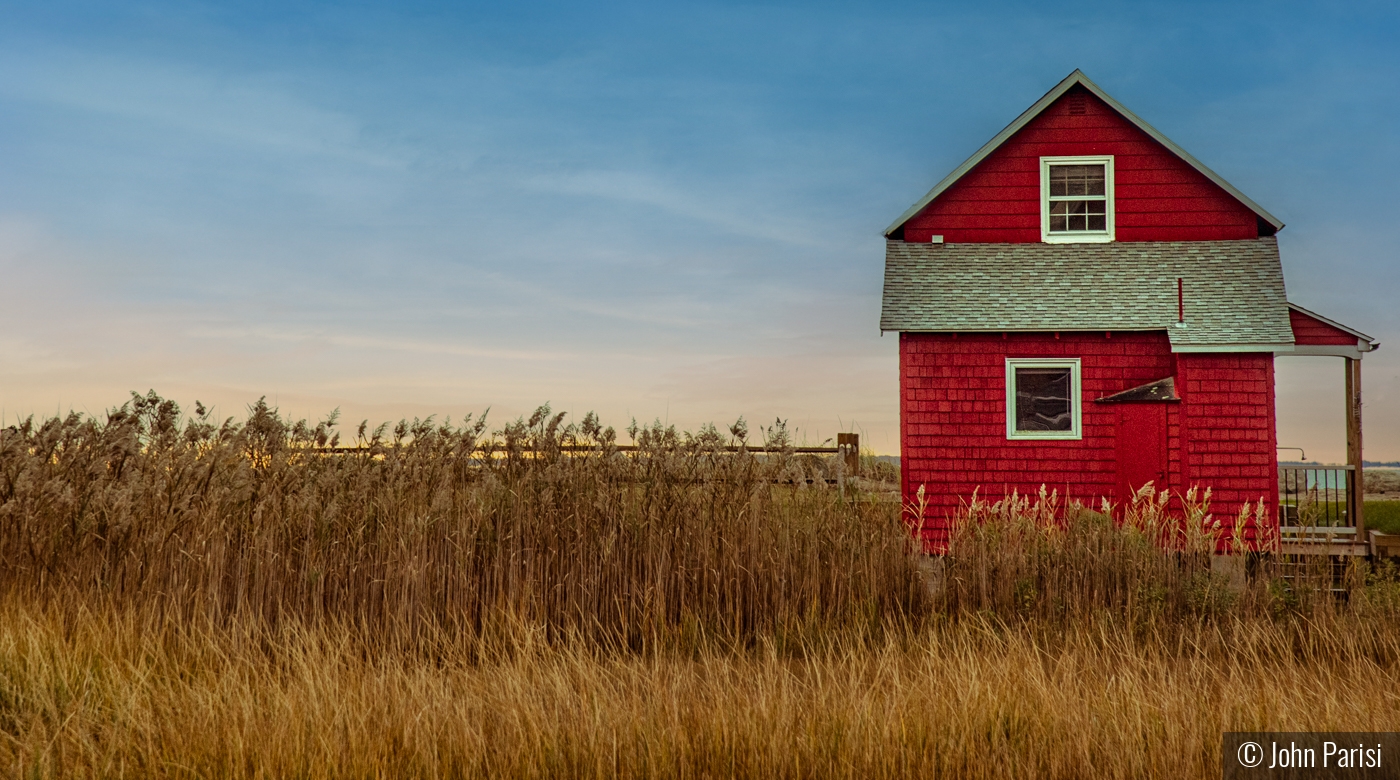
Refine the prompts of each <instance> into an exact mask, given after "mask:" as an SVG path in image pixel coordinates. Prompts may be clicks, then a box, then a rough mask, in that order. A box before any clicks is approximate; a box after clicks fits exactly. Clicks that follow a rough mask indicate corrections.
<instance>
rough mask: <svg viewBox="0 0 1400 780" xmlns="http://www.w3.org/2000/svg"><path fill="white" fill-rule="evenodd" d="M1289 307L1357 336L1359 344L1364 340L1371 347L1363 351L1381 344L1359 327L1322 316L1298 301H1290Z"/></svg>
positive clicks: (1364, 349) (1373, 348) (1291, 309)
mask: <svg viewBox="0 0 1400 780" xmlns="http://www.w3.org/2000/svg"><path fill="white" fill-rule="evenodd" d="M1288 309H1289V310H1290V311H1296V312H1298V313H1299V314H1302V315H1304V316H1306V317H1312V318H1313V319H1315V320H1317V321H1318V322H1321V323H1322V324H1324V325H1330V326H1332V327H1334V328H1336V329H1337V330H1340V331H1341V332H1343V333H1345V334H1347V335H1349V336H1355V337H1356V340H1357V342H1358V345H1359V344H1360V343H1362V342H1364V343H1365V344H1366V346H1367V347H1369V349H1367V348H1363V349H1362V351H1363V352H1369V351H1372V350H1375V349H1376V348H1377V347H1379V346H1380V342H1378V341H1376V340H1375V339H1373V338H1371V337H1370V336H1367V335H1366V334H1365V333H1362V332H1361V331H1359V330H1357V329H1355V328H1352V327H1349V326H1347V325H1343V324H1342V323H1340V322H1337V321H1336V320H1330V319H1328V318H1326V317H1324V316H1322V315H1321V314H1318V313H1317V312H1315V311H1308V310H1307V309H1304V308H1303V307H1302V306H1299V305H1298V304H1296V303H1291V302H1290V303H1289V304H1288Z"/></svg>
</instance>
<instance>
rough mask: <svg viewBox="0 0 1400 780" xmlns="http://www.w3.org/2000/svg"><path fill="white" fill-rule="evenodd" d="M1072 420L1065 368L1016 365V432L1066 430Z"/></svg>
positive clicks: (1066, 370)
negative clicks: (1021, 366)
mask: <svg viewBox="0 0 1400 780" xmlns="http://www.w3.org/2000/svg"><path fill="white" fill-rule="evenodd" d="M1073 423H1074V418H1073V414H1072V412H1071V406H1070V370H1069V369H1068V368H1018V369H1016V430H1017V431H1018V432H1027V431H1068V430H1070V429H1071V428H1072V427H1073Z"/></svg>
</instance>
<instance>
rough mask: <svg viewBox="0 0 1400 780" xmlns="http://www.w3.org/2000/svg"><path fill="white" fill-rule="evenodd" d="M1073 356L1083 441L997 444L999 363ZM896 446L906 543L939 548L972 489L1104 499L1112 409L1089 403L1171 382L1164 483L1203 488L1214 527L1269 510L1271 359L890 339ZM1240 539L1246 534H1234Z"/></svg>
mask: <svg viewBox="0 0 1400 780" xmlns="http://www.w3.org/2000/svg"><path fill="white" fill-rule="evenodd" d="M1008 357H1077V358H1080V360H1081V381H1082V391H1083V399H1082V400H1083V434H1084V435H1083V438H1082V439H1081V440H1078V441H1009V440H1008V439H1007V438H1006V358H1008ZM899 360H900V419H901V426H900V429H901V437H900V444H901V450H902V454H903V457H902V459H901V464H900V465H901V470H902V472H903V478H904V498H905V502H906V506H914V505H916V504H917V502H918V491H919V488H920V486H922V487H923V488H924V502H925V511H924V516H923V517H922V518H921V519H919V521H918V525H919V529H918V530H919V535H920V537H921V538H922V539H923V540H924V543H925V545H926V546H927V547H928V549H930V550H934V551H936V550H940V549H942V545H943V543H944V542H945V541H946V540H947V529H948V518H949V517H950V516H951V515H954V514H956V513H957V511H958V510H959V508H960V507H961V506H962V505H963V504H964V503H965V502H966V501H967V500H968V499H969V498H970V497H971V496H972V494H973V491H974V490H976V491H978V493H979V495H981V496H982V497H983V498H986V499H989V500H996V499H999V498H1001V497H1003V496H1005V495H1008V494H1010V493H1011V492H1012V491H1013V490H1015V491H1019V492H1020V493H1022V494H1026V493H1035V492H1036V491H1038V490H1039V489H1040V486H1041V485H1045V486H1047V487H1048V488H1050V489H1053V490H1058V491H1059V493H1060V495H1061V496H1062V497H1064V498H1066V499H1077V500H1079V501H1082V502H1084V503H1086V504H1089V505H1092V506H1097V505H1098V503H1099V500H1100V499H1101V498H1103V497H1108V498H1111V499H1112V500H1114V501H1120V502H1121V501H1122V500H1124V498H1125V497H1122V496H1115V495H1114V489H1115V458H1116V449H1115V435H1116V431H1115V422H1114V421H1115V413H1114V408H1113V407H1112V406H1111V405H1105V404H1096V403H1094V399H1096V398H1101V397H1103V396H1106V395H1111V394H1113V393H1116V392H1119V391H1121V390H1126V389H1129V388H1132V387H1136V386H1138V385H1142V384H1145V383H1147V382H1151V381H1154V380H1157V379H1161V378H1163V377H1166V376H1173V375H1175V376H1176V378H1177V389H1178V393H1179V394H1180V395H1181V397H1182V402H1181V403H1180V404H1169V405H1168V407H1167V463H1168V471H1167V484H1165V485H1159V486H1158V487H1159V488H1166V489H1169V490H1172V491H1173V492H1176V493H1182V492H1185V490H1186V489H1187V488H1188V487H1190V486H1192V485H1199V486H1201V487H1202V488H1204V487H1210V488H1211V489H1212V497H1211V507H1212V512H1213V513H1214V514H1215V516H1216V517H1219V518H1221V519H1222V520H1223V521H1224V522H1225V524H1226V525H1227V526H1233V520H1234V518H1235V516H1236V515H1237V514H1238V513H1239V510H1240V507H1241V506H1242V505H1243V504H1244V503H1245V502H1255V501H1258V500H1259V499H1260V498H1261V497H1262V498H1263V499H1264V500H1265V501H1266V503H1267V506H1268V507H1269V512H1270V514H1269V517H1270V518H1271V519H1272V518H1273V514H1272V513H1273V512H1274V507H1277V505H1278V478H1277V470H1278V467H1277V461H1276V460H1275V446H1276V444H1277V441H1276V438H1275V427H1274V426H1275V422H1274V363H1273V356H1272V355H1270V354H1268V353H1261V354H1253V353H1249V354H1192V353H1187V354H1173V353H1172V352H1171V346H1170V344H1169V343H1168V341H1167V337H1166V335H1165V334H1163V333H1114V334H1112V335H1111V337H1107V338H1106V337H1105V335H1104V334H1102V333H1062V334H1060V337H1059V338H1055V337H1054V335H1053V334H1046V333H1031V334H1016V333H1009V334H1006V336H1005V337H1003V336H1002V335H1000V334H959V335H958V336H956V337H954V336H953V335H952V334H945V333H901V334H900V341H899ZM1246 537H1247V538H1252V537H1253V532H1252V530H1251V531H1249V532H1248V533H1247V534H1246Z"/></svg>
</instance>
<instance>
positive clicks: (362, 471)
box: [0, 394, 923, 648]
mask: <svg viewBox="0 0 1400 780" xmlns="http://www.w3.org/2000/svg"><path fill="white" fill-rule="evenodd" d="M335 422H336V421H335V419H334V416H332V417H331V418H330V419H328V420H327V421H325V422H322V423H320V424H316V425H312V424H309V423H306V422H289V421H286V420H283V419H282V418H281V417H280V416H279V415H278V414H277V412H276V411H275V410H273V409H271V408H269V407H268V406H267V404H266V403H264V402H262V401H260V402H258V403H257V404H256V405H254V406H253V407H252V408H251V409H250V411H249V414H248V417H247V419H246V421H244V422H243V423H241V424H239V423H235V422H234V421H232V420H224V421H222V422H220V421H215V420H212V419H210V417H209V415H208V413H207V412H206V411H205V410H204V409H203V408H202V407H198V408H197V410H196V414H195V415H194V416H193V417H191V418H189V419H188V420H182V419H181V417H180V412H179V409H178V407H177V406H176V405H175V404H174V403H173V402H171V401H168V400H163V399H161V398H159V397H157V396H155V395H154V394H151V395H148V396H139V395H134V397H133V398H132V400H131V401H130V402H128V403H127V404H125V405H123V406H122V407H121V408H119V409H116V410H113V411H112V412H111V413H109V414H108V415H107V419H106V420H105V421H104V420H97V419H93V418H87V417H81V416H79V415H76V414H74V415H69V416H68V417H66V418H53V419H49V420H45V421H42V422H34V421H32V420H30V421H26V422H25V423H24V424H22V425H20V426H18V427H17V428H15V429H13V430H11V431H9V432H8V433H7V434H6V435H5V437H4V439H3V441H0V591H3V592H7V593H23V594H30V595H33V596H36V597H54V596H57V597H60V598H62V599H68V600H73V599H77V600H83V599H95V600H98V601H103V602H108V603H111V604H116V605H121V606H141V607H153V608H156V609H158V610H159V612H160V613H161V614H162V615H165V616H166V617H168V618H169V619H172V620H191V619H196V618H198V619H200V620H205V621H209V622H211V623H213V624H215V625H223V624H228V623H230V622H232V621H239V620H253V621H258V622H261V623H265V624H267V625H270V626H275V625H277V624H279V623H281V622H283V621H285V620H288V619H292V620H296V621H298V622H303V623H310V624H318V623H324V622H333V623H346V624H352V625H356V626H359V627H361V628H363V629H366V630H372V631H373V632H375V633H377V634H379V635H381V636H393V637H402V636H411V635H413V634H414V633H415V632H418V631H420V630H422V629H423V628H425V627H438V628H445V629H449V630H451V631H454V632H461V633H465V634H468V635H472V634H479V633H480V632H482V631H483V630H485V629H486V628H488V627H489V626H490V625H492V624H494V623H496V622H499V621H501V620H517V621H522V622H523V623H525V624H530V625H538V626H542V627H544V628H545V629H547V630H548V631H549V632H550V633H551V635H557V636H578V637H585V638H588V639H591V640H594V641H597V642H600V643H603V644H605V645H610V646H612V645H615V646H619V647H632V648H639V647H644V646H649V645H653V644H656V643H661V644H668V643H673V642H674V641H675V640H676V638H677V637H688V638H691V639H694V638H697V637H705V638H709V639H716V640H721V641H724V642H737V643H744V642H747V641H750V640H751V639H753V638H754V637H755V636H757V635H759V634H764V635H775V634H782V633H794V632H795V633H801V632H803V631H807V630H809V629H812V628H816V627H819V626H821V625H825V624H840V625H853V624H865V625H869V626H876V627H877V626H879V625H880V624H882V623H883V622H886V621H888V620H891V619H895V620H898V619H902V618H905V617H908V616H912V615H915V614H918V613H920V612H922V611H923V605H922V601H923V590H922V588H921V587H920V585H919V581H918V576H917V573H916V570H915V568H914V567H913V565H912V564H911V560H910V555H909V550H910V542H909V540H908V537H907V534H906V533H905V532H904V530H903V528H902V527H900V525H899V524H898V521H897V519H896V518H897V512H896V511H895V510H896V509H897V507H892V506H890V505H884V504H880V503H876V502H870V501H855V500H848V499H847V498H846V497H843V495H842V492H841V491H838V490H835V489H830V490H827V489H805V485H806V481H805V480H803V479H795V474H796V472H795V468H796V466H797V464H796V462H795V459H794V458H793V457H792V455H791V452H790V447H789V448H788V451H784V450H781V449H780V450H779V451H777V452H774V453H771V454H765V455H763V456H758V455H754V454H752V453H749V452H746V451H741V452H738V453H731V452H727V451H725V450H724V447H726V446H730V445H734V444H736V443H738V444H742V443H743V442H744V441H745V439H746V437H747V431H746V430H745V426H744V425H743V423H742V421H741V422H740V423H738V424H736V425H735V426H734V428H733V429H732V430H731V431H730V432H729V433H728V434H727V435H722V434H720V433H719V432H718V431H717V430H715V429H714V428H713V427H707V428H705V429H704V430H702V431H701V432H700V433H698V434H695V435H682V434H679V433H677V432H676V431H675V430H674V429H670V428H663V427H662V426H660V425H659V424H658V425H654V426H651V427H640V428H639V427H637V426H636V425H635V424H634V425H633V427H632V429H631V434H632V436H633V438H634V439H635V441H636V442H637V445H638V449H637V451H635V452H630V453H627V454H622V453H620V452H619V451H618V450H617V447H616V435H615V433H614V432H613V431H612V429H609V428H603V427H602V426H601V425H600V424H599V423H598V421H597V418H596V417H595V416H593V415H592V414H590V415H588V416H586V417H585V418H584V420H583V421H582V422H581V423H579V424H577V425H574V424H568V423H566V422H565V420H564V415H562V414H556V415H551V414H550V413H549V408H548V407H547V406H546V407H542V408H541V409H539V410H538V411H536V412H535V414H533V415H532V416H531V417H529V418H528V419H522V420H517V421H515V422H513V423H510V424H508V425H506V426H504V428H502V429H501V430H500V431H497V432H496V433H495V434H491V435H488V434H487V432H486V430H487V429H486V425H485V420H484V419H482V418H477V419H476V420H471V419H468V420H467V421H466V422H464V423H462V424H460V425H455V426H454V425H451V424H448V423H442V424H435V423H434V421H433V420H431V419H429V420H415V421H413V422H412V423H407V422H401V423H400V424H399V425H398V426H397V427H395V428H394V429H393V430H392V431H389V430H388V429H387V427H386V426H381V427H380V428H378V429H375V430H368V426H367V425H361V426H360V427H359V430H358V432H357V434H356V436H355V440H354V442H353V447H352V448H349V449H351V450H352V451H350V452H346V451H345V450H346V449H347V448H340V449H339V451H333V450H330V449H327V448H332V447H335V446H336V445H339V444H340V442H339V440H338V438H337V437H336V435H335V432H334V426H335ZM766 438H767V442H766V443H767V444H769V445H770V446H774V445H775V444H776V446H779V447H781V446H783V445H784V444H786V443H787V438H788V433H787V431H786V427H785V426H784V425H782V424H778V425H775V426H774V427H773V428H771V429H769V430H768V431H767V437H766ZM797 476H800V475H797ZM775 481H776V482H778V483H780V484H776V485H775ZM781 483H787V484H781ZM792 484H796V485H801V486H803V487H802V488H794V487H792V486H791V485H792ZM820 484H822V485H825V481H824V480H823V481H822V482H821V483H820Z"/></svg>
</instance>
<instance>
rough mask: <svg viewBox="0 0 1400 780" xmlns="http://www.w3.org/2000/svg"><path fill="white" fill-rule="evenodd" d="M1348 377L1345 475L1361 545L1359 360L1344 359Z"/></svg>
mask: <svg viewBox="0 0 1400 780" xmlns="http://www.w3.org/2000/svg"><path fill="white" fill-rule="evenodd" d="M1345 360H1346V377H1347V463H1348V464H1349V465H1350V466H1351V472H1350V473H1349V474H1348V475H1347V513H1348V514H1349V515H1351V518H1352V525H1354V526H1356V540H1357V541H1358V542H1364V541H1366V540H1367V536H1366V522H1365V518H1364V517H1363V510H1364V506H1365V501H1364V493H1365V491H1366V477H1365V474H1364V472H1363V471H1362V467H1361V462H1362V458H1361V359H1360V358H1345Z"/></svg>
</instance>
